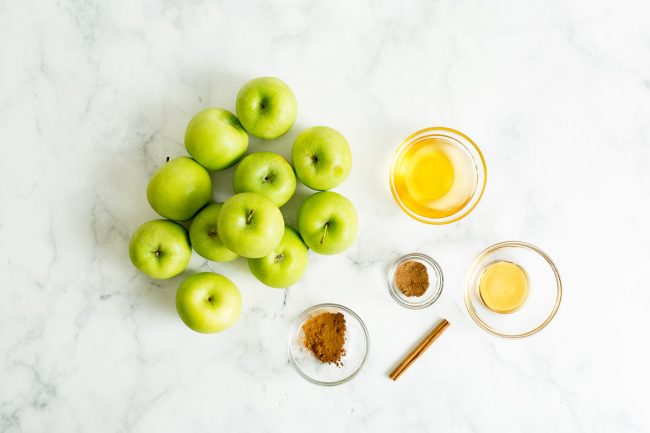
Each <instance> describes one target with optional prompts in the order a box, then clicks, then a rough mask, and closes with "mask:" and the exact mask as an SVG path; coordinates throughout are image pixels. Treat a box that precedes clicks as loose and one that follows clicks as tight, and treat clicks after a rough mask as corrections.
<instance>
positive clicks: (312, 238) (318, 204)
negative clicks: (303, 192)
mask: <svg viewBox="0 0 650 433" xmlns="http://www.w3.org/2000/svg"><path fill="white" fill-rule="evenodd" d="M358 226H359V220H358V219H357V212H356V210H355V209H354V206H353V205H352V202H350V200H348V199H347V198H345V197H343V196H342V195H341V194H338V193H335V192H331V191H323V192H318V193H316V194H314V195H312V196H310V197H308V198H307V200H305V201H304V202H303V203H302V205H301V206H300V209H298V230H299V231H300V235H301V236H302V238H303V240H304V241H305V243H306V244H307V246H309V248H311V249H312V250H314V251H315V252H317V253H319V254H338V253H340V252H342V251H345V250H346V249H348V248H349V247H350V245H352V243H353V242H354V241H355V239H356V238H357V231H358Z"/></svg>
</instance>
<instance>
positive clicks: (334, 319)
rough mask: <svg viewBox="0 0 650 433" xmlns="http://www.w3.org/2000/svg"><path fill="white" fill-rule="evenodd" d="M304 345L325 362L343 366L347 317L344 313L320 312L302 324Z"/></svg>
mask: <svg viewBox="0 0 650 433" xmlns="http://www.w3.org/2000/svg"><path fill="white" fill-rule="evenodd" d="M302 330H303V332H304V333H305V340H304V345H305V347H306V348H307V349H309V350H310V351H311V352H312V353H313V354H314V356H315V357H316V358H318V359H319V360H320V361H321V362H324V363H333V364H336V365H337V366H339V367H340V366H341V357H343V355H344V354H345V349H344V348H343V345H344V344H345V317H344V316H343V314H342V313H320V314H318V315H317V316H314V317H312V318H310V319H309V320H307V321H306V322H305V323H304V324H303V325H302Z"/></svg>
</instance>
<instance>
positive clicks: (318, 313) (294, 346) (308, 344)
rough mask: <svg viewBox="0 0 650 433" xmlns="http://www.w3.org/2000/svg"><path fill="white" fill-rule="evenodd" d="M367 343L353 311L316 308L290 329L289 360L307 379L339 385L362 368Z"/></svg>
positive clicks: (334, 306) (332, 306)
mask: <svg viewBox="0 0 650 433" xmlns="http://www.w3.org/2000/svg"><path fill="white" fill-rule="evenodd" d="M368 340H369V339H368V330H367V329H366V325H365V324H364V323H363V321H362V320H361V318H360V317H359V316H358V315H357V314H356V313H355V312H354V311H352V310H350V309H349V308H347V307H344V306H343V305H338V304H320V305H315V306H313V307H311V308H308V309H307V310H305V311H304V312H303V313H302V314H300V316H298V317H297V318H296V320H294V322H293V324H292V325H291V328H290V329H289V360H290V361H291V364H292V365H293V366H294V367H295V368H296V370H297V371H298V373H300V375H302V376H303V377H304V378H305V379H307V380H309V381H311V382H314V383H316V384H319V385H339V384H341V383H344V382H347V381H348V380H350V379H352V378H353V377H354V376H355V375H356V374H357V373H358V372H359V370H360V369H361V367H362V366H363V364H364V362H365V361H366V355H367V354H368V343H369V341H368Z"/></svg>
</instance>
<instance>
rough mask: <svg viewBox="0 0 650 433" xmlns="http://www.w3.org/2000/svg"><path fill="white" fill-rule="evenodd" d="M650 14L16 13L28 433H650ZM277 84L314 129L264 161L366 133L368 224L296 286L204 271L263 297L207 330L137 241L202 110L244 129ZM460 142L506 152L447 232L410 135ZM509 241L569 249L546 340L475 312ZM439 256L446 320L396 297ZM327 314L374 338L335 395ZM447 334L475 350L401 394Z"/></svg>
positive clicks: (12, 403) (9, 302) (12, 133)
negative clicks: (426, 220)
mask: <svg viewBox="0 0 650 433" xmlns="http://www.w3.org/2000/svg"><path fill="white" fill-rule="evenodd" d="M649 18H650V3H648V2H647V1H645V0H641V1H636V2H626V1H623V2H608V1H603V0H597V1H579V0H571V1H542V2H522V1H515V0H512V1H495V2H479V1H465V0H439V1H435V2H432V1H424V0H420V1H414V2H389V1H385V2H343V1H341V2H319V4H316V3H307V2H300V1H289V0H286V1H285V0H283V1H275V2H261V1H260V2H252V1H236V2H211V1H192V2H181V1H176V2H173V1H164V2H153V1H144V2H136V1H127V0H121V1H111V2H108V1H77V0H58V1H41V2H36V1H31V2H30V1H19V0H0V36H1V37H0V59H1V61H2V66H1V67H0V139H1V141H2V156H1V157H0V433H5V432H11V433H14V432H30V433H31V432H43V431H48V432H66V433H70V432H153V431H155V432H161V433H162V432H181V431H187V432H189V431H191V432H216V431H224V432H225V431H237V432H247V431H251V432H279V431H312V430H314V431H332V432H334V431H337V432H339V431H355V432H363V431H367V432H384V431H386V432H392V431H402V432H411V431H413V432H430V431H443V432H445V431H447V432H451V431H455V432H474V431H481V432H524V431H525V432H551V431H552V432H647V431H649V430H650V416H649V415H648V410H647V402H648V398H647V390H648V385H650V377H649V373H648V365H650V354H649V343H650V338H649V337H648V332H647V331H648V329H649V322H648V314H649V312H650V290H649V287H648V281H649V279H650V275H649V272H648V269H650V266H648V263H649V262H650V246H649V245H650V230H649V229H648V221H650V203H649V201H650V25H648V19H649ZM260 75H274V76H278V77H281V78H283V79H284V80H286V81H287V82H288V83H289V84H290V85H291V86H292V87H293V89H294V91H295V93H296V95H297V98H298V101H299V104H300V113H299V117H298V122H297V124H296V126H295V128H294V129H293V130H292V131H291V132H290V134H289V135H288V136H287V137H284V138H282V139H280V140H277V142H272V143H261V142H259V141H254V142H253V145H252V149H253V150H259V149H271V150H274V151H278V152H281V153H284V154H287V152H288V151H289V148H290V144H291V142H292V140H293V138H294V137H295V136H296V135H297V133H298V132H299V131H300V130H301V129H303V128H305V127H307V126H310V125H314V124H325V125H330V126H333V127H335V128H337V129H339V130H340V131H342V132H343V133H344V134H345V135H346V136H347V137H348V139H349V140H350V142H351V143H352V146H353V153H354V158H355V163H354V168H353V171H352V175H351V176H350V178H349V179H348V180H347V182H346V183H345V184H343V185H342V186H341V187H340V188H338V190H339V191H340V192H342V193H343V194H345V195H347V196H349V197H350V198H351V199H352V200H353V202H354V203H355V204H356V205H357V207H358V211H359V214H360V218H361V224H362V230H361V234H360V237H359V240H358V242H357V243H356V245H355V246H354V247H353V248H351V249H350V250H349V251H348V252H346V253H345V254H343V255H340V256H336V257H322V256H317V255H315V254H312V256H311V259H312V262H311V265H310V269H309V272H308V274H307V276H306V277H305V278H304V280H303V281H301V282H300V284H298V285H296V286H295V287H293V288H291V289H290V290H288V291H286V292H285V291H282V290H273V289H269V288H266V287H264V286H262V285H261V284H259V283H257V282H256V281H255V280H254V279H253V278H252V277H251V276H250V275H248V273H247V271H246V266H245V262H244V261H239V262H237V263H235V264H234V265H230V266H224V265H221V264H214V263H206V262H205V261H203V260H201V259H200V258H199V257H196V256H195V257H194V258H193V260H192V262H191V265H190V270H189V271H197V270H214V271H216V272H222V273H224V274H226V275H227V276H228V277H230V278H232V279H233V280H234V281H235V282H236V283H237V284H238V285H239V287H240V288H241V290H242V294H243V297H244V302H245V307H244V311H243V314H242V317H241V318H240V320H239V322H238V323H237V324H236V326H235V327H234V328H232V329H231V330H229V331H228V332H226V333H223V334H220V335H213V336H205V335H199V334H195V333H193V332H191V331H189V330H188V329H187V328H186V327H185V326H184V325H183V324H182V323H181V321H180V320H179V319H178V317H177V316H176V313H175V310H174V294H175V289H176V287H177V286H178V284H179V282H180V281H181V280H182V277H178V278H176V279H173V280H171V281H165V282H155V281H152V280H150V279H149V278H147V277H146V276H144V275H142V274H140V273H138V272H137V271H136V270H135V269H134V268H133V267H132V266H131V264H130V262H129V259H128V255H127V242H128V238H129V236H130V234H131V232H132V231H133V230H134V229H135V228H136V227H137V226H138V225H139V224H140V223H142V222H144V221H146V220H148V219H152V218H154V217H155V214H154V212H153V211H152V210H151V209H150V208H149V206H148V204H147V202H146V199H145V188H146V183H147V179H148V177H149V176H150V175H151V174H152V173H153V172H154V170H155V169H156V167H158V166H159V165H160V164H161V163H162V161H164V158H165V157H166V156H175V155H181V154H183V153H184V149H183V146H182V138H183V133H184V128H185V125H186V123H187V121H188V120H189V118H190V116H191V115H192V114H193V113H194V112H196V111H198V110H199V109H201V108H203V107H207V106H218V107H225V108H229V109H231V110H232V109H234V99H235V95H236V92H237V90H238V88H239V86H240V85H242V84H243V83H244V82H245V81H246V80H248V79H250V78H252V77H256V76H260ZM441 124H442V125H447V126H451V127H454V128H457V129H460V130H461V131H464V132H465V133H467V134H468V135H469V136H471V137H472V138H473V139H474V140H475V141H476V142H477V143H478V144H479V145H480V146H481V147H482V149H483V150H484V151H485V154H486V159H487V162H488V167H489V179H488V187H487V191H486V194H485V196H484V199H483V201H482V202H481V203H480V204H479V206H478V207H477V209H476V210H475V211H474V213H472V214H471V216H470V217H469V218H467V219H465V220H463V221H462V222H459V223H456V224H453V225H450V226H447V227H431V226H426V225H424V224H420V223H417V222H415V221H413V220H410V219H409V218H408V217H407V216H405V215H404V214H403V213H402V212H401V211H400V210H399V209H398V208H397V206H396V205H395V204H394V203H393V200H392V198H391V197H390V193H389V190H388V183H387V170H388V161H389V157H390V155H391V152H392V150H393V149H394V147H395V146H396V145H397V144H398V143H399V142H400V141H401V139H402V138H404V137H405V136H406V135H408V134H410V133H411V132H413V131H415V130H417V129H420V128H422V127H426V126H431V125H441ZM230 175H231V173H225V174H219V175H217V176H216V179H217V181H218V192H217V198H223V197H225V195H226V194H228V193H229V192H230V190H231V187H230V184H229V176H230ZM298 203H299V200H294V201H293V202H291V205H290V206H289V207H288V209H286V214H287V219H288V220H289V221H292V220H294V219H295V209H296V205H297V204H298ZM507 239H520V240H526V241H529V242H532V243H535V244H538V245H539V246H540V247H542V248H544V249H545V250H547V251H548V252H549V253H550V254H551V256H552V257H553V258H554V259H555V260H556V261H557V263H558V265H559V268H560V271H561V273H562V276H563V278H564V283H565V298H564V301H563V305H562V307H561V308H560V311H559V314H558V316H557V317H556V319H555V320H554V321H553V322H552V323H551V325H550V326H549V327H548V328H547V329H545V330H544V331H543V332H541V333H540V334H538V335H536V336H534V337H532V338H529V339H526V340H522V341H505V340H500V339H496V338H493V337H491V336H489V335H487V334H486V333H484V332H483V331H481V330H480V329H479V328H477V327H476V326H475V325H474V323H473V322H472V321H471V319H470V318H469V317H468V315H467V314H466V312H465V309H464V305H463V302H462V294H461V287H462V282H463V279H464V274H465V272H466V270H467V268H468V266H469V264H470V263H471V261H472V259H473V258H474V256H475V255H476V254H477V253H478V252H479V251H481V250H482V249H483V248H485V247H486V246H488V245H490V244H492V243H494V242H497V241H502V240H507ZM411 251H421V252H425V253H428V254H430V255H432V256H434V257H435V258H437V259H438V260H439V262H440V264H441V265H442V267H443V269H444V272H445V275H446V287H445V290H444V293H443V296H442V298H441V300H440V301H439V302H438V303H437V304H436V305H435V306H434V307H432V308H429V309H426V310H424V311H418V312H414V311H409V310H406V309H403V308H401V307H399V306H398V305H397V304H396V303H395V302H394V301H393V300H392V299H391V298H390V296H389V295H388V292H387V289H386V284H385V276H384V274H385V271H386V269H387V267H388V264H389V262H390V261H391V260H392V259H394V258H395V257H396V256H397V255H398V254H401V253H406V252H411ZM325 301H331V302H338V303H342V304H345V305H347V306H349V307H351V308H352V309H353V310H355V311H356V312H357V313H358V314H359V315H360V316H361V317H362V318H363V319H364V320H365V322H366V324H367V325H368V328H369V331H370V334H371V339H372V342H371V353H370V357H369V360H368V363H367V364H366V366H365V368H364V369H363V371H362V372H361V373H360V375H359V376H358V377H357V378H355V379H354V380H353V381H351V382H349V383H348V384H345V385H342V386H338V387H333V388H323V387H318V386H315V385H312V384H310V383H308V382H307V381H305V380H304V379H302V378H301V377H300V376H299V375H298V374H296V372H295V371H294V370H293V368H292V367H291V365H290V364H289V363H288V361H287V356H286V334H287V328H288V326H289V323H290V321H291V320H292V319H293V318H294V317H295V316H296V315H297V314H299V313H300V312H301V311H302V310H304V309H305V308H306V307H308V306H311V305H313V304H316V303H320V302H325ZM441 317H447V318H448V319H449V320H450V321H451V322H452V327H451V328H450V330H449V331H448V332H447V333H446V334H445V335H444V336H443V337H442V338H441V339H440V340H438V342H436V343H435V345H434V346H433V347H432V348H431V349H430V351H428V352H427V353H426V355H425V356H424V357H423V358H422V359H420V360H419V361H418V363H417V364H416V365H415V366H414V367H413V368H412V369H411V370H409V371H408V372H407V373H406V374H405V375H404V376H403V377H402V379H400V380H399V381H398V382H397V383H394V382H392V381H390V380H389V379H388V378H387V373H388V371H389V370H390V369H391V368H392V367H393V366H394V365H395V363H396V362H397V361H398V359H399V358H400V357H401V356H402V355H403V354H404V352H405V351H407V350H408V349H409V348H410V347H411V346H412V345H413V343H414V342H415V340H416V339H418V338H420V336H421V335H422V334H424V333H425V332H426V331H427V330H428V329H429V328H430V327H431V326H432V325H433V324H434V323H435V322H436V321H437V320H438V319H439V318H441Z"/></svg>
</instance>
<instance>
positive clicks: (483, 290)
mask: <svg viewBox="0 0 650 433" xmlns="http://www.w3.org/2000/svg"><path fill="white" fill-rule="evenodd" d="M478 290H479V295H480V296H481V300H482V301H483V303H484V304H485V306H486V307H488V308H489V309H490V310H492V311H494V312H495V313H512V312H513V311H515V310H516V309H517V308H519V307H521V305H522V304H523V303H524V301H525V300H526V297H527V296H528V277H527V276H526V271H524V269H523V268H522V267H521V266H519V265H515V264H514V263H510V262H494V263H492V264H490V265H488V266H487V267H486V268H485V269H484V270H483V273H482V274H481V279H480V281H479V285H478Z"/></svg>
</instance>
